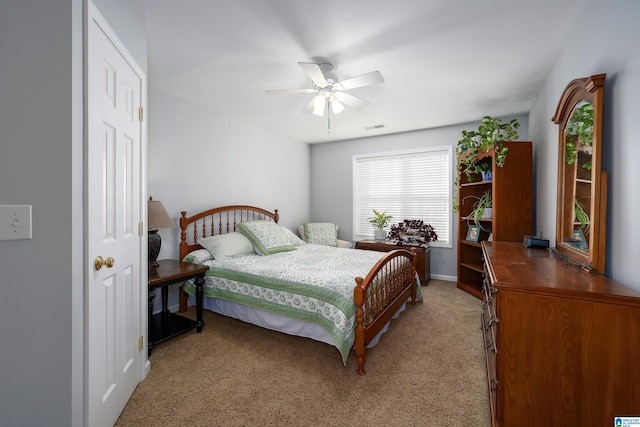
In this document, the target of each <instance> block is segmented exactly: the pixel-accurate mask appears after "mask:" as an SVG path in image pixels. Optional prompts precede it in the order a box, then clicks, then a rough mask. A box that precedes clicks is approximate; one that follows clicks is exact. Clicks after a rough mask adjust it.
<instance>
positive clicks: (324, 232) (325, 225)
mask: <svg viewBox="0 0 640 427" xmlns="http://www.w3.org/2000/svg"><path fill="white" fill-rule="evenodd" d="M304 240H305V241H306V242H307V243H313V244H316V245H325V246H338V226H337V225H335V224H332V223H330V222H309V223H306V224H304Z"/></svg>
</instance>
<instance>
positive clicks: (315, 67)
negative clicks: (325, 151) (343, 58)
mask: <svg viewBox="0 0 640 427" xmlns="http://www.w3.org/2000/svg"><path fill="white" fill-rule="evenodd" d="M298 65H300V67H301V68H302V70H303V71H304V72H305V73H306V74H307V75H308V76H309V78H310V79H311V82H312V83H313V88H309V89H283V90H268V91H266V92H267V94H269V95H274V94H283V93H285V94H287V93H317V95H316V96H314V97H313V99H311V101H310V102H309V103H308V104H307V106H306V107H305V108H304V109H303V110H302V112H303V113H313V114H315V115H316V116H321V117H322V116H324V112H325V110H328V109H329V106H331V111H332V112H333V114H338V113H340V112H341V111H342V110H344V105H346V106H348V107H351V108H353V109H356V110H359V109H361V108H364V107H365V106H366V105H367V104H368V103H369V101H366V100H364V99H362V98H359V97H357V96H355V95H351V94H350V93H347V92H345V91H346V90H350V89H355V88H359V87H365V86H371V85H375V84H378V83H383V82H384V79H383V78H382V74H380V72H379V71H372V72H370V73H366V74H362V75H360V76H356V77H352V78H350V79H346V80H342V81H340V80H339V79H338V77H337V76H336V75H335V74H334V73H333V71H334V66H333V65H332V64H328V63H321V64H313V63H309V62H298ZM343 104H344V105H343Z"/></svg>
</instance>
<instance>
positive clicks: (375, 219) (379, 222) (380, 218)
mask: <svg viewBox="0 0 640 427" xmlns="http://www.w3.org/2000/svg"><path fill="white" fill-rule="evenodd" d="M373 213H374V215H375V216H372V217H370V218H369V222H370V223H371V224H372V225H373V227H374V228H375V229H377V230H384V228H385V227H386V226H387V225H389V223H390V222H391V220H392V219H393V217H392V216H391V215H387V211H383V212H378V211H377V210H375V209H373Z"/></svg>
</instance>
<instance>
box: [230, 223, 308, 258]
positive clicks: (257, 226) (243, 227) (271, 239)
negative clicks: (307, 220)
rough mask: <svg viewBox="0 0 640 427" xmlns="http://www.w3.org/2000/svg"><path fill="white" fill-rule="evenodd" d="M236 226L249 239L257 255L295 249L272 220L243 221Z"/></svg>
mask: <svg viewBox="0 0 640 427" xmlns="http://www.w3.org/2000/svg"><path fill="white" fill-rule="evenodd" d="M236 228H237V229H238V230H240V232H241V233H242V234H244V235H245V236H246V237H247V238H248V239H249V240H251V243H253V247H254V249H255V251H256V253H257V254H258V255H271V254H275V253H277V252H285V251H293V250H295V249H296V247H295V246H294V245H292V244H291V241H290V240H289V237H288V236H287V235H286V234H285V232H284V231H282V228H280V226H279V225H278V224H277V223H275V222H273V221H269V220H256V221H244V222H241V223H239V224H238V225H237V226H236Z"/></svg>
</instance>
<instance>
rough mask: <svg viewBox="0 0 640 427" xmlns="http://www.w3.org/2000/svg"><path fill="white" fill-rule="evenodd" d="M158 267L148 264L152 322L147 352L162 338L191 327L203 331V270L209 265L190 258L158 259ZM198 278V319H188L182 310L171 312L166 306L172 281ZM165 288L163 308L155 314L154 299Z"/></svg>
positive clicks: (196, 282) (171, 336)
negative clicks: (180, 312) (197, 262)
mask: <svg viewBox="0 0 640 427" xmlns="http://www.w3.org/2000/svg"><path fill="white" fill-rule="evenodd" d="M158 264H159V266H158V267H151V266H149V324H148V326H149V327H148V338H147V340H148V342H149V346H148V355H151V350H152V349H153V347H154V346H155V345H157V344H159V343H161V342H163V341H166V340H168V339H170V338H173V337H175V336H177V335H180V334H181V333H183V332H186V331H188V330H191V329H194V328H195V329H196V331H197V332H198V333H200V332H202V327H203V326H204V322H203V321H202V298H203V293H202V292H203V290H202V287H203V285H204V274H205V273H206V271H207V270H209V267H207V266H206V265H201V264H192V263H190V262H180V261H176V260H173V259H163V260H159V261H158ZM189 279H195V281H194V283H195V285H196V320H192V319H188V318H186V317H184V316H181V315H179V314H175V313H171V312H170V311H169V309H168V308H167V300H168V286H169V285H171V284H173V283H179V282H185V281H187V280H189ZM157 288H161V290H162V311H161V312H159V313H156V314H153V299H154V297H155V296H156V295H155V290H156V289H157Z"/></svg>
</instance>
